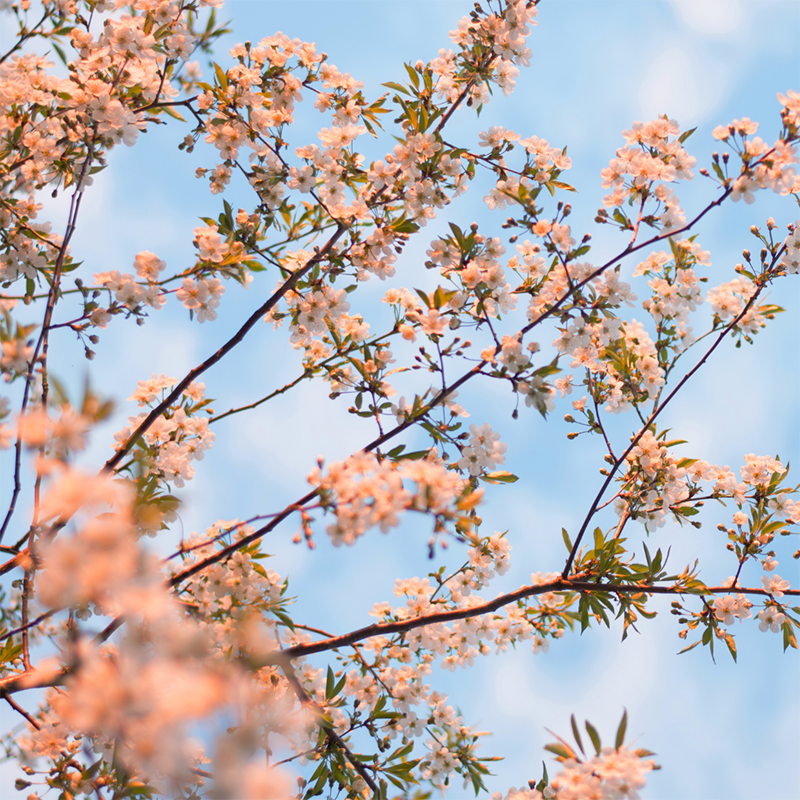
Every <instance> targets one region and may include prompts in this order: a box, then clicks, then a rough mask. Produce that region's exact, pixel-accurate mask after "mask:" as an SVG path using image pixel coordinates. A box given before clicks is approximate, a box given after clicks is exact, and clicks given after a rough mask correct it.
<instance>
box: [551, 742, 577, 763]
mask: <svg viewBox="0 0 800 800" xmlns="http://www.w3.org/2000/svg"><path fill="white" fill-rule="evenodd" d="M544 749H545V750H547V751H548V752H550V753H555V754H556V755H557V756H561V757H562V758H574V759H575V760H576V761H577V760H578V754H577V753H576V752H575V751H574V750H573V749H572V748H571V747H567V745H565V744H557V743H555V742H554V743H552V744H546V745H545V746H544Z"/></svg>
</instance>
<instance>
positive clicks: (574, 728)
mask: <svg viewBox="0 0 800 800" xmlns="http://www.w3.org/2000/svg"><path fill="white" fill-rule="evenodd" d="M569 723H570V725H572V735H573V736H574V737H575V741H576V742H577V743H578V747H579V748H580V750H581V753H583V754H584V755H586V751H585V750H584V749H583V742H582V741H581V732H580V730H579V729H578V723H577V722H576V721H575V715H574V714H573V715H572V716H571V717H570V718H569Z"/></svg>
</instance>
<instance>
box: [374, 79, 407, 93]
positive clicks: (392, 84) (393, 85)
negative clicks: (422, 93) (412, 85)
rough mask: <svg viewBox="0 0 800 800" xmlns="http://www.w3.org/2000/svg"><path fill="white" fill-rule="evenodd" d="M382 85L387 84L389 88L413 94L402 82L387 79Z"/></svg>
mask: <svg viewBox="0 0 800 800" xmlns="http://www.w3.org/2000/svg"><path fill="white" fill-rule="evenodd" d="M381 85H382V86H385V87H386V88H387V89H394V90H395V91H396V92H402V93H403V94H408V95H410V94H411V92H409V91H408V89H406V87H405V86H403V84H402V83H395V82H394V81H386V83H383V84H381Z"/></svg>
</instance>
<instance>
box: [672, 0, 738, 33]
mask: <svg viewBox="0 0 800 800" xmlns="http://www.w3.org/2000/svg"><path fill="white" fill-rule="evenodd" d="M671 2H672V8H673V10H674V12H675V15H676V16H677V17H678V19H679V20H680V21H681V22H682V23H683V24H684V25H685V26H686V27H687V28H690V29H691V30H693V31H697V32H698V33H700V34H702V35H703V36H707V37H710V38H715V39H732V38H738V36H739V35H740V34H743V33H744V22H745V20H744V8H743V5H744V4H743V3H742V0H671Z"/></svg>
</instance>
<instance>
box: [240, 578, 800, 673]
mask: <svg viewBox="0 0 800 800" xmlns="http://www.w3.org/2000/svg"><path fill="white" fill-rule="evenodd" d="M583 577H585V576H583V575H581V576H578V578H577V579H576V580H565V579H564V578H558V579H557V580H554V581H550V582H549V583H542V584H538V585H536V586H522V587H520V588H519V589H517V590H515V591H513V592H509V593H508V594H501V595H499V596H498V597H496V598H495V599H494V600H489V601H488V602H486V603H481V604H480V605H477V606H471V607H469V608H455V609H452V610H450V611H437V612H435V613H433V614H426V615H424V616H420V617H413V618H411V619H403V620H397V621H395V622H376V623H374V624H373V625H368V626H366V627H365V628H359V629H358V630H355V631H352V632H351V633H346V634H344V635H342V636H334V637H331V638H328V639H323V640H321V641H318V642H311V643H309V644H298V645H295V646H294V647H287V648H286V649H285V650H281V651H280V652H278V653H272V654H270V655H269V656H268V657H266V658H265V659H263V660H259V661H258V663H254V664H253V666H257V667H262V666H271V665H281V666H282V665H283V664H284V663H285V661H286V659H289V658H300V657H301V656H308V655H311V654H313V653H323V652H326V651H328V650H335V649H338V648H340V647H347V646H348V645H352V644H355V643H356V642H361V641H363V640H364V639H372V638H374V637H375V636H386V635H387V634H390V633H405V632H407V631H410V630H413V629H414V628H421V627H423V626H425V625H435V624H436V623H438V622H452V621H455V620H459V619H471V618H472V617H477V616H480V615H481V614H487V613H489V612H492V611H497V610H498V609H501V608H503V607H504V606H507V605H510V604H511V603H516V602H517V601H518V600H524V599H525V598H527V597H533V596H535V595H538V594H544V593H546V592H587V593H591V594H597V593H599V592H609V593H612V594H667V595H684V594H700V592H699V591H698V592H694V591H693V592H689V591H687V590H686V589H685V588H684V587H682V586H679V585H675V584H673V585H670V586H639V585H636V584H629V583H595V582H593V581H587V580H580V579H579V578H583ZM702 593H703V594H731V593H736V594H746V595H765V596H767V597H771V594H770V593H769V592H768V591H767V590H766V589H758V588H748V587H743V586H737V587H735V588H732V587H730V586H706V587H704V589H703V591H702ZM784 595H786V596H791V597H800V589H787V590H786V591H785V592H784Z"/></svg>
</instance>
